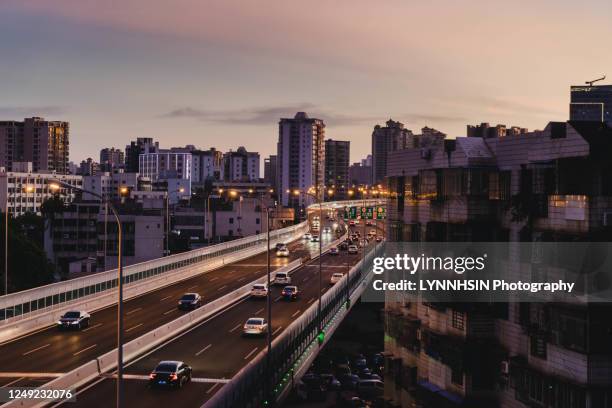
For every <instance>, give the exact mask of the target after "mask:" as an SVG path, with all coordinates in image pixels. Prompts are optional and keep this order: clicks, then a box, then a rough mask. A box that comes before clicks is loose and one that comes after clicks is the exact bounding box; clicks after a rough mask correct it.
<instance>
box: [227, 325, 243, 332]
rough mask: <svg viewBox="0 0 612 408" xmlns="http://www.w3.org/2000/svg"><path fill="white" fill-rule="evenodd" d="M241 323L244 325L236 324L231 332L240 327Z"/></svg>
mask: <svg viewBox="0 0 612 408" xmlns="http://www.w3.org/2000/svg"><path fill="white" fill-rule="evenodd" d="M241 325H242V323H238V324H237V325H236V327H234V328H233V329H232V330H230V331H229V332H230V333H233V332H235V331H236V329H237V328H239V327H240V326H241Z"/></svg>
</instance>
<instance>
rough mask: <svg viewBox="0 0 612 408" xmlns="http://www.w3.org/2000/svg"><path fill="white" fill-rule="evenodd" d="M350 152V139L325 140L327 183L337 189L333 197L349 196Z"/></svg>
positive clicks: (341, 198) (344, 197)
mask: <svg viewBox="0 0 612 408" xmlns="http://www.w3.org/2000/svg"><path fill="white" fill-rule="evenodd" d="M350 153H351V142H349V141H342V140H333V139H327V140H326V141H325V185H326V186H327V187H332V188H333V189H334V190H335V192H334V195H333V197H331V198H333V199H337V200H344V199H346V198H347V197H348V194H347V192H348V190H349V186H350V180H349V160H350Z"/></svg>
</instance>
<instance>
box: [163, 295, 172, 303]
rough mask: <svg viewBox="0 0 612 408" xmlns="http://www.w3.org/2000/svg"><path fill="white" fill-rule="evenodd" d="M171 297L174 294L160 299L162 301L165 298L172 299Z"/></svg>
mask: <svg viewBox="0 0 612 408" xmlns="http://www.w3.org/2000/svg"><path fill="white" fill-rule="evenodd" d="M171 297H172V295H170V296H166V297H165V298H161V301H160V302H163V301H164V300H166V299H170V298H171Z"/></svg>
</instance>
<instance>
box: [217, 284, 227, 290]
mask: <svg viewBox="0 0 612 408" xmlns="http://www.w3.org/2000/svg"><path fill="white" fill-rule="evenodd" d="M225 288H227V285H223V286H221V287H220V288H219V289H217V290H223V289H225Z"/></svg>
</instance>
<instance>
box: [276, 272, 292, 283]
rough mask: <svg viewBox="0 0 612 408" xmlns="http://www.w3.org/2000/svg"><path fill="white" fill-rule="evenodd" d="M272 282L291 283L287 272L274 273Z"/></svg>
mask: <svg viewBox="0 0 612 408" xmlns="http://www.w3.org/2000/svg"><path fill="white" fill-rule="evenodd" d="M274 284H275V285H290V284H291V276H289V274H288V273H287V272H277V273H276V275H274Z"/></svg>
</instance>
